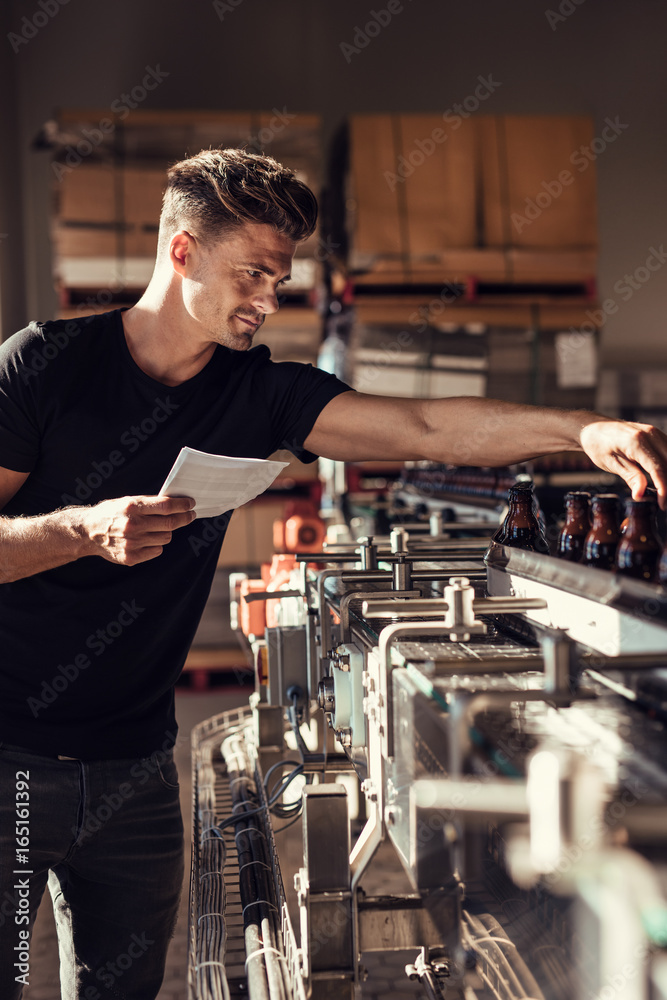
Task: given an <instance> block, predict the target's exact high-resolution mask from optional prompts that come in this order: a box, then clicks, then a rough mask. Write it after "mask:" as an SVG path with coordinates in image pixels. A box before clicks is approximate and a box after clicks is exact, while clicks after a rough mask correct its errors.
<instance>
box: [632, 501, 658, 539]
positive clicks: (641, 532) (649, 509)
mask: <svg viewBox="0 0 667 1000" xmlns="http://www.w3.org/2000/svg"><path fill="white" fill-rule="evenodd" d="M626 514H627V525H626V528H625V535H624V537H625V538H626V539H628V540H632V539H637V540H640V541H642V542H645V541H646V540H647V539H650V540H651V541H657V539H656V538H655V531H654V529H653V505H652V504H650V503H638V502H635V503H632V504H628V506H627V508H626Z"/></svg>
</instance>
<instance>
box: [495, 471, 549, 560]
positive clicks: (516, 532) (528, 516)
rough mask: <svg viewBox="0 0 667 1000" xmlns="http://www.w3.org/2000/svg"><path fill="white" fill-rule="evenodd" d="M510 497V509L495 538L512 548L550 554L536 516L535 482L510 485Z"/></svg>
mask: <svg viewBox="0 0 667 1000" xmlns="http://www.w3.org/2000/svg"><path fill="white" fill-rule="evenodd" d="M508 499H509V511H508V513H507V517H506V518H505V520H504V522H503V524H502V526H501V528H500V530H499V531H498V532H496V536H494V538H495V540H496V541H499V542H500V544H501V545H507V546H509V547H510V548H514V549H526V550H527V551H529V552H541V553H542V554H543V555H549V546H548V544H547V541H546V538H545V537H544V535H543V534H542V532H541V530H540V524H539V521H538V519H537V517H536V516H535V511H534V498H533V484H532V483H528V482H522V483H517V484H516V485H515V486H510V488H509V493H508Z"/></svg>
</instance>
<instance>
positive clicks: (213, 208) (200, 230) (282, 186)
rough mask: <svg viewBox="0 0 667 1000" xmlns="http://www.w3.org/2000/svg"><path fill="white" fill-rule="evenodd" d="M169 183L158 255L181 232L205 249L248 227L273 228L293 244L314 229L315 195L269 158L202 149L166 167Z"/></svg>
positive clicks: (223, 150) (165, 197)
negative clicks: (248, 224)
mask: <svg viewBox="0 0 667 1000" xmlns="http://www.w3.org/2000/svg"><path fill="white" fill-rule="evenodd" d="M167 178H168V182H167V189H166V191H165V193H164V198H163V202H162V214H161V216H160V236H159V243H158V247H159V250H160V251H161V250H162V249H163V248H164V247H165V246H166V243H167V241H168V240H169V239H170V238H171V236H172V235H173V233H175V232H178V230H179V229H188V228H190V229H192V231H193V235H194V236H196V237H197V238H199V239H200V240H201V241H202V242H204V243H207V242H208V243H217V242H218V241H219V240H221V239H223V238H224V236H225V235H226V234H227V233H232V232H234V231H236V230H238V229H240V228H241V226H243V225H244V224H245V223H246V222H258V223H263V224H266V225H269V226H273V227H274V228H275V229H276V230H277V232H279V233H283V234H284V235H285V236H287V237H288V238H289V239H291V240H293V241H294V242H295V243H300V242H302V241H303V240H305V239H307V238H308V237H309V236H310V235H311V234H312V233H313V231H314V229H315V224H316V222H317V200H316V198H315V195H314V194H313V192H312V191H311V190H310V188H309V187H307V185H306V184H304V183H303V182H302V181H300V180H298V179H297V177H296V175H295V173H294V171H293V170H290V169H289V168H288V167H284V166H283V165H282V164H281V163H278V161H277V160H274V159H273V157H271V156H264V155H262V154H259V153H247V152H246V151H245V150H244V149H203V150H202V151H201V153H197V155H196V156H191V157H189V158H188V159H187V160H181V161H180V162H179V163H175V164H174V165H173V166H172V167H170V168H169V170H168V171H167Z"/></svg>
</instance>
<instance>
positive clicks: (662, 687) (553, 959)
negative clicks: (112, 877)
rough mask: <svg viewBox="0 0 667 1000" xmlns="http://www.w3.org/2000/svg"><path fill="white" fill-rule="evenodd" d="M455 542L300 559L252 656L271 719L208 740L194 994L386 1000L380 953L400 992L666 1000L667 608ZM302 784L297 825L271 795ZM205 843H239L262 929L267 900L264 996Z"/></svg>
mask: <svg viewBox="0 0 667 1000" xmlns="http://www.w3.org/2000/svg"><path fill="white" fill-rule="evenodd" d="M442 528H443V526H442V525H441V524H439V523H434V524H433V525H432V526H431V531H430V534H429V535H426V536H425V535H424V533H423V531H417V532H415V533H411V530H410V528H409V527H407V528H406V526H405V525H403V526H402V527H401V528H399V529H394V530H392V532H391V534H390V536H388V537H387V538H383V539H377V538H376V539H373V538H365V539H359V540H358V542H356V543H354V544H352V545H349V546H337V547H336V548H335V549H334V550H331V551H323V552H319V553H301V554H300V555H299V557H298V558H299V559H300V562H301V567H302V568H301V571H300V572H297V573H296V574H295V575H293V577H292V578H291V579H290V580H289V581H288V582H287V583H286V584H285V591H284V593H285V597H284V599H283V600H281V601H280V605H279V606H278V610H277V612H275V614H274V620H275V624H272V625H271V626H270V627H268V628H267V629H266V632H265V634H264V635H262V636H252V637H251V639H250V640H249V641H250V644H251V647H252V649H253V655H254V657H255V662H256V664H257V679H256V691H255V694H254V696H253V701H252V704H253V708H252V713H251V712H250V710H248V711H247V712H245V713H240V714H238V715H230V716H224V717H218V720H219V721H216V720H209V722H208V723H204V724H202V727H198V731H197V737H196V738H197V741H198V744H197V747H198V749H197V751H196V756H197V763H195V764H193V767H195V769H197V768H198V769H199V770H198V773H197V774H195V782H196V784H195V782H193V787H195V788H196V791H195V824H196V825H195V830H196V833H195V845H194V849H193V898H192V913H193V917H192V921H193V923H192V927H191V954H192V956H193V962H194V966H193V971H191V977H190V998H191V1000H194V998H195V997H200V996H201V997H206V998H208V997H218V996H223V997H224V996H227V995H229V996H233V995H235V994H234V993H233V990H234V989H240V988H244V989H247V994H246V995H250V996H251V997H273V995H274V994H273V993H271V992H270V989H271V988H272V987H271V983H272V982H273V986H274V987H275V988H276V990H278V992H276V993H275V995H276V996H279V995H284V996H286V997H287V996H291V997H295V998H296V997H299V998H301V997H303V998H306V997H312V998H314V1000H323V998H331V997H335V998H337V1000H351V998H352V997H355V1000H359V998H363V997H365V996H368V997H374V996H377V995H378V989H379V987H378V985H377V977H375V979H374V974H373V973H370V974H368V972H367V967H370V966H372V963H371V962H370V961H369V958H368V956H369V955H373V954H375V955H377V954H380V955H381V956H382V961H383V962H384V963H385V965H386V967H387V968H392V969H395V970H396V972H395V974H394V975H393V976H392V991H393V992H395V993H396V995H397V996H398V995H403V992H402V989H404V990H405V991H406V992H405V995H406V996H408V995H415V994H414V990H415V988H418V989H419V990H420V991H421V992H420V993H419V994H418V995H420V996H426V997H429V998H432V997H442V996H444V995H445V994H446V995H447V997H448V1000H476V998H477V1000H488V998H504V1000H505V998H506V1000H591V998H592V997H597V996H599V997H601V998H602V997H607V996H609V997H612V996H615V997H619V998H622V1000H667V901H666V899H665V888H664V885H665V875H664V873H665V871H667V670H665V651H666V650H667V614H664V613H663V611H665V610H666V609H667V605H666V604H665V601H664V599H663V595H661V593H660V592H658V591H657V589H656V588H652V589H651V594H650V595H649V594H648V592H646V593H644V592H643V591H642V585H637V584H635V583H634V582H632V581H630V582H628V584H627V586H626V584H625V583H624V582H623V581H621V582H620V583H619V581H618V580H615V579H611V580H610V579H609V576H610V575H609V574H606V575H604V576H605V579H601V578H600V576H601V575H600V574H598V573H597V571H592V572H593V573H594V574H595V577H594V578H593V577H591V578H590V579H589V578H588V577H586V578H585V579H584V578H583V577H582V578H581V580H579V582H577V581H578V579H579V577H578V573H580V571H581V567H577V568H576V570H575V569H574V568H573V567H570V566H567V565H566V564H560V565H556V566H554V565H553V564H554V563H555V562H556V560H552V559H549V558H548V557H540V556H534V555H533V554H532V553H523V552H518V553H517V552H516V550H507V549H504V548H502V547H498V546H494V545H491V547H490V551H489V554H488V556H487V555H486V553H487V549H489V538H488V537H486V538H485V537H484V530H483V526H482V530H481V533H480V531H479V530H478V529H479V525H476V526H475V531H474V532H473V534H472V537H469V538H466V537H460V536H459V537H448V536H447V533H446V531H444V530H442ZM490 530H491V529H489V530H488V531H487V532H486V534H487V536H488V534H490ZM485 556H486V560H487V564H485V562H484V558H485ZM314 564H315V565H314ZM323 565H324V566H325V567H326V568H324V569H322V568H321V567H322V566H323ZM317 567H320V568H317ZM638 587H639V589H637V588H638ZM279 594H280V591H279V590H278V591H270V590H267V591H266V593H256V594H255V595H254V599H271V600H272V601H277V600H279V598H278V597H277V595H279ZM649 597H650V598H651V600H653V603H652V604H651V605H650V609H652V613H651V614H650V615H647V608H648V607H649V606H648V604H647V601H649ZM592 607H594V609H595V614H593V612H592V610H591V608H592ZM598 612H599V613H598ZM637 623H639V627H638V626H637ZM645 626H649V628H648V630H646V629H645ZM639 633H642V634H643V638H642V639H641V640H640V641H638V640H635V644H634V646H633V645H632V644H630V645H628V643H627V642H626V641H625V637H626V636H627V635H637V634H639ZM644 633H645V634H644ZM618 637H620V638H621V640H623V641H620V640H619V639H618ZM241 735H242V738H241ZM241 744H243V745H241ZM211 745H214V746H216V745H217V747H218V750H217V751H216V753H217V758H216V756H215V753H212V752H211V750H210V746H211ZM221 745H222V756H220V751H219V748H220V746H221ZM297 757H298V762H297V763H296V766H295V761H297ZM290 768H292V769H293V770H294V773H295V774H296V773H297V772H298V774H299V775H300V776H301V780H302V781H303V782H305V784H304V787H303V790H302V793H301V798H300V800H299V802H298V804H297V803H296V800H295V801H293V802H292V804H289V803H287V804H286V805H282V806H280V807H279V808H278V807H277V806H276V805H275V801H276V795H275V793H274V790H273V789H272V788H270V787H269V784H268V783H267V782H266V779H263V778H262V775H263V774H264V775H269V774H270V773H275V772H277V774H278V775H279V776H280V777H279V782H281V784H280V785H279V791H280V792H281V790H282V788H283V786H284V785H285V782H287V781H288V780H289V781H291V780H292V778H291V777H290V773H291V772H290V770H289V769H290ZM211 770H212V772H213V774H214V775H215V781H214V782H211V780H210V773H209V772H210V771H211ZM325 772H326V773H325ZM293 776H294V775H292V777H293ZM222 777H225V778H226V779H229V778H230V777H231V784H230V783H229V782H228V785H227V789H228V791H227V795H228V797H227V799H226V800H223V797H222V795H223V793H222V791H218V789H219V785H220V781H221V779H222ZM216 782H217V783H216ZM211 784H213V787H214V790H215V793H216V796H217V797H216V798H215V801H214V802H213V801H212V800H211V798H210V796H211V793H210V788H211ZM274 788H275V786H274ZM281 794H282V792H281ZM285 801H286V800H285ZM277 808H278V815H279V816H282V817H288V825H289V827H290V828H289V829H286V828H285V826H284V823H283V822H282V821H281V824H280V826H279V827H277V828H278V829H281V830H282V829H285V832H284V833H283V832H281V833H280V835H279V838H278V839H276V837H274V835H273V829H272V824H273V820H272V818H271V812H272V811H273V812H275V810H276V809H277ZM249 810H255V812H254V814H253V815H254V818H253V817H252V816H251V812H250V811H249ZM291 817H293V819H292V818H291ZM251 824H254V827H255V828H256V829H258V830H261V831H262V834H261V837H260V835H259V834H256V833H253V834H248V833H247V829H248V828H249V826H250V825H251ZM292 824H294V825H292ZM208 825H210V826H212V827H217V829H218V833H213V838H217V839H218V840H220V841H221V840H224V842H225V843H227V842H228V841H229V838H230V836H231V834H230V831H236V834H235V838H232V840H234V839H235V843H236V847H237V849H238V851H239V857H238V859H236V858H235V857H234V856H233V854H232V853H231V851H230V852H229V853H228V854H227V855H226V857H225V863H223V865H222V868H223V869H224V871H223V875H224V874H226V873H227V872H228V870H229V871H231V869H228V867H227V864H226V863H227V862H229V863H231V865H232V867H233V865H234V864H235V865H236V866H237V870H240V871H241V873H242V874H241V878H240V879H239V878H237V882H235V883H234V882H232V881H230V882H229V886H230V887H233V886H234V885H237V884H238V887H239V893H240V894H241V895H243V894H245V896H244V900H245V901H244V902H243V906H242V907H241V911H242V912H245V914H246V915H247V913H248V910H247V907H248V897H247V892H248V890H250V889H252V890H253V891H254V892H255V897H254V901H255V902H256V903H257V907H256V908H257V910H258V911H259V910H261V916H262V921H264V922H262V921H260V923H259V924H258V925H253V926H252V927H251V928H250V929H249V928H248V926H247V920H245V921H242V923H241V926H240V931H241V940H242V939H243V936H244V935H245V942H244V947H245V958H244V960H243V961H244V971H245V972H246V975H247V973H248V971H249V970H250V971H253V963H255V962H256V961H257V956H258V955H259V954H260V952H261V956H262V959H261V960H262V962H263V963H264V965H265V966H266V969H267V973H268V974H267V976H266V977H265V978H266V980H267V984H268V985H267V986H266V989H267V990H268V991H269V992H266V993H265V992H263V990H264V981H263V980H261V977H260V978H259V979H258V978H257V977H255V978H254V979H253V981H252V982H251V981H250V978H249V977H247V978H246V982H245V986H243V987H242V985H241V984H242V982H243V981H242V979H241V978H239V977H238V976H237V977H236V978H235V975H236V973H235V972H234V971H233V970H237V972H238V971H239V970H240V965H238V964H236V965H235V964H234V963H235V961H236V956H237V952H236V951H235V948H236V947H237V943H238V941H239V938H238V935H237V938H236V939H235V938H234V935H233V934H232V933H231V931H230V927H231V926H232V924H229V926H227V925H226V924H223V925H220V926H219V927H217V928H216V933H215V934H212V933H211V932H210V931H209V930H208V929H207V930H206V931H204V932H202V930H201V927H202V925H203V926H204V927H207V922H208V921H212V919H213V918H212V915H211V916H208V915H207V913H208V912H209V910H210V912H211V914H212V909H211V908H212V903H211V902H210V899H209V896H205V895H204V894H203V893H202V883H203V882H204V883H205V882H206V880H207V879H209V878H210V875H211V874H212V873H209V871H208V870H207V869H206V865H207V864H210V851H211V850H213V849H217V850H218V851H219V850H220V847H219V845H218V844H216V843H215V841H213V847H211V845H210V844H209V843H208V839H207V834H206V831H207V829H208ZM239 830H240V831H241V833H240V834H239ZM262 838H263V839H264V841H265V843H264V844H263V846H262V850H265V851H266V853H265V854H263V855H262V857H261V858H260V856H259V854H257V855H254V854H252V856H251V854H248V850H249V847H248V842H249V840H252V841H253V843H252V847H253V850H254V848H255V846H257V851H258V852H259V850H260V846H261V845H259V840H260V839H262ZM277 844H278V847H277V846H276V845H277ZM241 855H242V856H241ZM262 858H263V859H264V860H263V862H262V863H263V864H264V865H265V868H262V867H261V865H260V864H257V862H258V861H261V860H262ZM295 859H296V860H295ZM218 861H219V859H218ZM248 864H250V865H251V866H252V867H251V868H247V867H246V866H247V865H248ZM202 866H203V867H202ZM247 871H253V872H254V873H255V874H254V875H253V879H254V881H253V883H252V886H251V885H250V883H249V882H248V881H247V876H246V875H245V874H244V873H245V872H247ZM258 872H264V873H265V875H266V877H265V878H264V879H263V880H262V879H260V878H259V876H258V875H257V873H258ZM287 873H289V877H288V875H287ZM269 874H270V878H269ZM293 878H294V884H295V891H294V893H293V892H292V890H291V882H292V879H293ZM197 880H198V881H197ZM269 883H270V884H269ZM253 887H254V888H253ZM207 892H208V890H207ZM270 893H273V896H270ZM271 899H273V900H274V902H273V903H271ZM235 902H236V899H235V897H234V896H233V895H232V893H231V890H230V891H229V892H228V905H229V904H230V903H231V904H232V908H231V909H229V910H224V909H223V913H227V912H228V913H229V914H230V916H231V915H232V914H233V913H234V910H233V904H234V903H235ZM252 902H253V900H252V899H251V900H250V903H252ZM271 905H273V906H274V907H275V909H276V913H277V914H279V916H280V920H279V921H278V923H277V924H276V922H275V921H274V922H273V923H271V921H270V920H269V917H270V916H271V912H270V911H271ZM207 907H208V908H209V909H208V910H207ZM262 907H264V909H263V910H262V909H261V908H262ZM251 908H252V907H251ZM202 917H203V918H204V919H203V920H202ZM226 919H227V918H225V920H226ZM278 925H279V926H278ZM256 930H257V937H256V938H253V937H252V935H253V934H255V932H256ZM267 941H268V942H269V944H268V946H267ZM253 942H254V944H253ZM272 949H273V950H272ZM270 955H273V957H274V959H275V961H274V966H275V968H274V970H273V971H274V980H275V981H272V979H271V970H270V969H269V965H270V961H269V958H270ZM406 955H407V956H408V957H407V959H406V958H405V956H406ZM251 956H252V957H251ZM397 962H398V963H399V964H398V965H397V964H396V963H397ZM207 963H210V964H207ZM216 963H217V964H216ZM248 963H249V964H248ZM392 963H393V964H392ZM401 963H402V964H401ZM194 969H196V972H195V971H194ZM213 969H215V970H217V971H216V975H219V980H220V981H219V983H218V981H217V980H216V981H215V982H213V979H212V976H213V973H212V972H211V971H210V970H213ZM220 969H222V970H224V974H225V976H226V981H227V985H228V988H229V993H228V994H226V993H225V992H224V990H223V991H222V992H220V990H221V989H222V982H223V977H222V973H220V972H219V970H220ZM206 970H209V971H206ZM281 977H282V987H279V986H278V980H279V979H280V978H281ZM260 980H261V981H260ZM401 984H402V985H401ZM204 988H205V989H207V990H208V992H204V991H203V990H204ZM214 988H215V989H218V990H219V992H217V993H216V992H214V991H213V989H214ZM280 989H282V990H283V994H281V993H280V992H279V990H280ZM610 990H611V991H612V992H609V991H610ZM410 991H412V992H410Z"/></svg>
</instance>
